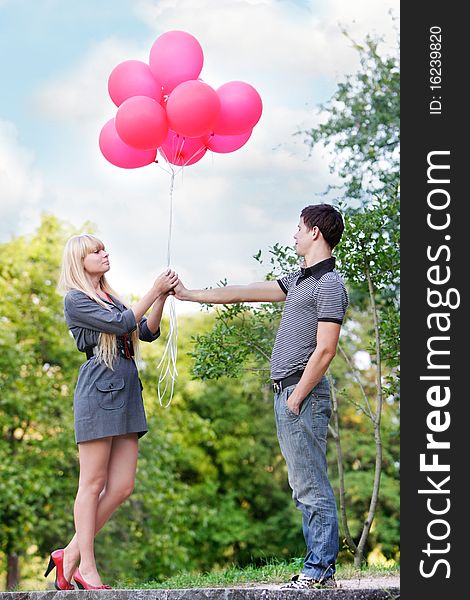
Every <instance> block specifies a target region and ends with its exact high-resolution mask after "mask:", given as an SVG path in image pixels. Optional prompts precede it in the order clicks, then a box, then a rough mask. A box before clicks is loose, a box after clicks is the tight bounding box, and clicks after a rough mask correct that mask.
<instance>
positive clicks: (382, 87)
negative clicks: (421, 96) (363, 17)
mask: <svg viewBox="0 0 470 600" xmlns="http://www.w3.org/2000/svg"><path fill="white" fill-rule="evenodd" d="M343 33H344V35H345V36H346V38H347V39H348V40H350V41H351V42H352V43H353V46H354V48H356V50H357V51H358V54H359V59H360V68H359V70H358V71H357V72H356V73H353V74H351V75H348V76H347V77H346V78H345V80H344V81H342V82H340V83H339V84H338V87H337V89H336V91H335V93H334V94H333V96H332V97H331V98H330V99H329V100H328V101H327V102H325V103H324V104H322V105H320V112H321V113H324V115H325V121H324V122H323V123H321V124H320V125H318V126H316V127H314V128H311V129H309V130H306V131H302V132H298V133H299V134H303V135H305V136H306V143H307V144H308V145H309V146H310V147H311V148H313V146H315V145H317V144H321V145H323V146H324V147H325V148H327V149H328V150H329V151H330V154H331V156H332V161H331V165H330V170H331V172H332V173H336V174H338V175H339V176H340V177H341V178H342V180H343V182H344V188H343V196H342V197H343V198H345V199H346V200H347V201H350V200H351V199H354V198H356V199H360V200H362V201H365V202H369V200H370V198H371V195H376V194H378V195H382V196H384V195H388V194H390V193H392V194H393V193H394V192H395V190H396V188H397V187H398V183H399V168H400V165H399V140H400V63H399V46H398V44H397V47H396V49H395V52H392V53H390V54H388V55H385V54H383V52H382V49H381V46H380V44H381V40H380V39H375V38H372V37H371V36H367V37H366V39H365V41H364V42H363V43H362V44H360V43H357V42H355V41H353V40H352V39H351V38H350V36H349V35H348V34H347V32H346V31H343ZM332 187H333V186H332ZM330 189H331V188H330Z"/></svg>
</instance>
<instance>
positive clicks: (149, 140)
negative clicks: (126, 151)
mask: <svg viewBox="0 0 470 600" xmlns="http://www.w3.org/2000/svg"><path fill="white" fill-rule="evenodd" d="M116 131H117V132H118V134H119V137H120V138H121V139H122V140H123V142H125V143H126V144H128V145H129V146H132V147H133V148H138V149H139V150H150V149H152V148H158V146H160V144H161V143H162V142H163V140H164V139H165V138H166V135H167V133H168V124H167V120H166V114H165V109H164V108H163V107H162V106H161V105H160V104H159V103H158V102H157V101H156V100H153V99H152V98H148V97H147V96H132V98H128V99H127V100H124V102H123V103H122V104H121V106H120V107H119V108H118V110H117V113H116Z"/></svg>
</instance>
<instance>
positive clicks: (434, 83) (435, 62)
mask: <svg viewBox="0 0 470 600" xmlns="http://www.w3.org/2000/svg"><path fill="white" fill-rule="evenodd" d="M441 50H442V32H441V27H439V25H433V26H432V27H430V28H429V84H430V85H429V89H430V90H431V94H432V97H431V100H430V102H429V114H431V115H440V114H441V112H442V95H441V88H442V85H441V84H442V53H441Z"/></svg>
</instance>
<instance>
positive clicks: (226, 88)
mask: <svg viewBox="0 0 470 600" xmlns="http://www.w3.org/2000/svg"><path fill="white" fill-rule="evenodd" d="M217 96H218V97H219V99H220V112H219V116H218V118H217V120H216V122H215V124H214V133H217V134H220V135H238V134H240V133H245V132H247V131H249V130H250V129H253V127H254V126H255V125H256V123H258V121H259V120H260V117H261V113H262V112H263V103H262V101H261V97H260V95H259V94H258V92H257V91H256V90H255V88H254V87H253V86H251V85H250V84H249V83H244V82H243V81H230V82H229V83H224V85H222V86H220V87H219V89H218V90H217Z"/></svg>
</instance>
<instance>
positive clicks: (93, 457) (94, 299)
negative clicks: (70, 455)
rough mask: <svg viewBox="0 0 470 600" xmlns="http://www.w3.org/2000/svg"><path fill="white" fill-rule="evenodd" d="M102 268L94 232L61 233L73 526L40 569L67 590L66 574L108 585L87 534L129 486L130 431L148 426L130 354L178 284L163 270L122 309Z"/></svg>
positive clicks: (105, 260) (132, 462) (133, 458)
mask: <svg viewBox="0 0 470 600" xmlns="http://www.w3.org/2000/svg"><path fill="white" fill-rule="evenodd" d="M109 268H110V264H109V253H108V252H107V251H106V249H105V247H104V245H103V243H102V242H101V241H100V240H99V239H97V238H96V237H94V236H92V235H88V234H83V235H77V236H74V237H72V238H71V239H69V240H68V242H67V244H66V246H65V249H64V255H63V262H62V272H61V276H60V280H59V289H60V290H61V291H62V292H63V293H65V299H64V312H65V319H66V322H67V324H68V327H69V329H70V331H71V332H72V334H73V336H74V338H75V341H76V344H77V347H78V349H79V350H80V351H81V352H85V353H86V362H84V363H83V365H82V366H81V367H80V371H79V376H78V381H77V385H76V388H75V395H74V424H75V440H76V442H77V444H78V452H79V463H80V479H79V485H78V492H77V496H76V499H75V506H74V517H75V531H76V533H75V535H74V537H73V538H72V540H71V541H70V542H69V544H68V545H67V546H66V547H65V548H61V549H59V550H56V551H55V552H53V553H52V554H51V557H50V561H49V566H48V568H47V570H46V573H45V576H47V575H48V574H49V573H50V571H52V569H54V567H55V568H56V579H55V587H56V588H57V589H60V590H70V589H74V587H73V585H72V583H71V581H72V579H73V580H74V581H75V583H76V584H77V586H78V587H79V588H80V589H101V588H109V586H104V585H103V583H102V581H101V578H100V575H99V574H98V570H97V567H96V563H95V556H94V538H95V535H96V533H97V532H98V531H99V530H100V529H101V528H102V527H103V525H104V524H105V523H106V521H107V520H108V519H109V517H110V516H111V515H112V513H113V512H114V511H115V510H116V508H117V507H118V506H119V505H120V504H122V502H124V500H125V499H126V498H128V497H129V495H130V494H131V493H132V490H133V487H134V479H135V473H136V467H137V455H138V438H140V437H142V436H143V435H144V434H145V433H146V432H147V431H148V429H147V422H146V418H145V411H144V405H143V401H142V385H141V382H140V379H139V375H138V372H137V367H136V364H135V362H134V358H133V357H134V355H135V353H136V352H137V350H138V343H139V339H140V340H142V341H146V342H153V341H154V340H156V339H157V338H158V337H159V335H160V320H161V317H162V312H163V306H164V304H165V300H166V298H167V297H168V295H169V294H170V293H173V292H172V290H173V289H174V287H175V286H176V285H177V284H178V276H177V274H176V273H174V272H173V271H171V270H170V269H168V270H167V271H166V272H164V273H162V274H161V275H160V276H159V277H157V279H156V280H155V282H154V283H153V285H152V287H151V288H150V290H149V291H148V292H147V293H146V294H145V295H144V296H143V297H142V298H141V300H139V301H138V302H136V303H135V304H134V305H133V306H131V307H130V308H127V307H126V306H125V305H124V304H123V302H122V301H121V300H120V299H119V297H118V295H117V294H116V293H115V292H114V291H113V289H112V288H111V287H110V285H109V284H108V282H107V280H106V276H105V274H106V273H107V272H108V271H109ZM150 307H152V308H151V310H150V312H149V315H148V317H144V314H145V313H146V312H147V310H148V309H149V308H150ZM78 561H80V563H79V565H78V567H77V564H78Z"/></svg>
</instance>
